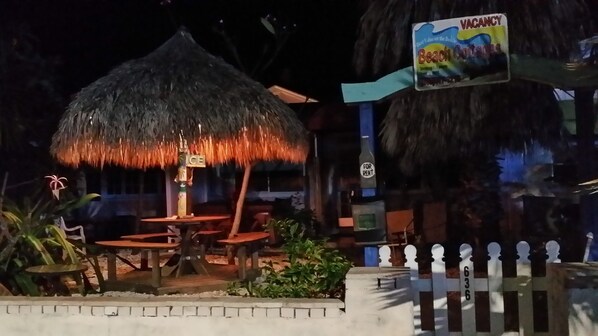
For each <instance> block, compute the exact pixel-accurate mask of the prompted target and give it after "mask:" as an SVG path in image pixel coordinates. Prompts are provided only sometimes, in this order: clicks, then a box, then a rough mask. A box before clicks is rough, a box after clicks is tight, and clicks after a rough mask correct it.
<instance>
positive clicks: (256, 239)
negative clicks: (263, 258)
mask: <svg viewBox="0 0 598 336" xmlns="http://www.w3.org/2000/svg"><path fill="white" fill-rule="evenodd" d="M268 237H270V234H269V233H267V232H246V233H237V234H236V235H235V236H234V237H231V238H227V239H220V240H218V242H219V243H221V244H224V245H227V246H232V247H234V248H236V249H237V260H238V262H239V279H241V280H245V279H246V278H247V254H248V253H250V254H251V270H252V271H257V270H258V269H259V265H258V257H259V250H260V248H261V242H263V241H264V240H266V239H268Z"/></svg>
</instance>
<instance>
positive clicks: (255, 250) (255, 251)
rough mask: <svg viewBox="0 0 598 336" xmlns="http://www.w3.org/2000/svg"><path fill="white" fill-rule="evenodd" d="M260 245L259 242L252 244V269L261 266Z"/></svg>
mask: <svg viewBox="0 0 598 336" xmlns="http://www.w3.org/2000/svg"><path fill="white" fill-rule="evenodd" d="M259 250H260V249H259V246H258V244H257V243H254V244H251V269H258V268H260V265H259V257H260V256H259Z"/></svg>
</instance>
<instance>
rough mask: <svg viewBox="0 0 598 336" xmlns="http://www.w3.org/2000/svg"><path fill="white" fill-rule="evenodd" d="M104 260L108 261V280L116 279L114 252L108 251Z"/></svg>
mask: <svg viewBox="0 0 598 336" xmlns="http://www.w3.org/2000/svg"><path fill="white" fill-rule="evenodd" d="M106 260H107V263H108V280H110V281H115V280H116V254H114V253H112V252H109V253H107V254H106Z"/></svg>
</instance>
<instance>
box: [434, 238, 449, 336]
mask: <svg viewBox="0 0 598 336" xmlns="http://www.w3.org/2000/svg"><path fill="white" fill-rule="evenodd" d="M443 257H444V247H442V245H440V244H435V245H434V246H432V259H433V261H432V295H433V297H434V329H435V330H436V335H442V336H444V335H448V332H449V329H448V302H447V301H448V299H447V294H448V293H447V292H448V291H447V286H446V265H445V263H444V261H443V260H442V258H443Z"/></svg>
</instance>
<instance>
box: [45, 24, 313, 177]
mask: <svg viewBox="0 0 598 336" xmlns="http://www.w3.org/2000/svg"><path fill="white" fill-rule="evenodd" d="M180 138H183V139H186V140H187V142H188V145H189V150H190V152H191V153H195V154H204V155H205V158H206V162H207V163H208V164H219V163H225V162H230V161H234V162H236V163H237V164H239V165H241V166H247V165H249V164H251V163H252V162H256V161H259V160H284V161H290V162H297V163H298V162H303V161H304V159H305V157H306V155H307V152H308V142H307V137H306V130H305V129H304V127H303V125H302V123H301V122H300V121H299V119H298V118H297V117H296V115H295V113H294V111H293V110H291V109H290V108H289V107H288V106H287V105H286V104H285V103H284V102H283V101H281V100H280V99H279V98H277V97H276V96H274V95H273V94H271V93H270V92H269V91H268V90H267V89H266V88H264V87H263V86H262V85H261V84H259V83H258V82H256V81H254V80H252V79H250V78H249V77H248V76H246V75H245V74H243V73H242V72H240V71H238V70H237V69H235V68H234V67H232V66H231V65H229V64H227V63H226V62H224V61H223V60H222V59H220V58H217V57H215V56H213V55H211V54H209V53H208V52H206V51H205V50H204V49H203V48H202V47H201V46H199V45H198V44H197V43H195V41H194V40H193V37H192V36H191V34H190V33H189V32H188V31H187V30H185V29H184V28H182V29H180V30H179V31H178V32H177V33H176V34H175V35H174V36H173V37H172V38H171V39H170V40H168V41H167V42H166V43H164V44H163V45H162V46H160V47H159V48H158V49H156V50H155V51H153V52H152V53H150V54H149V55H147V56H145V57H143V58H140V59H135V60H131V61H128V62H126V63H124V64H122V65H120V66H118V67H117V68H115V69H113V70H112V71H111V72H110V73H109V74H108V75H106V76H105V77H102V78H100V79H98V80H97V81H95V82H93V83H92V84H90V85H89V86H87V87H85V88H83V89H82V90H81V91H80V92H79V93H78V94H77V95H76V96H75V98H74V99H73V100H72V101H71V103H70V104H69V106H68V108H67V110H66V113H65V114H64V115H63V117H62V119H61V120H60V124H59V127H58V131H57V132H56V133H55V134H54V137H53V139H52V146H51V152H52V154H53V155H54V156H55V157H56V158H57V159H58V160H59V161H60V162H62V163H64V164H66V165H70V166H75V167H76V166H78V165H80V164H81V163H83V162H86V163H88V164H90V165H93V166H99V167H102V166H104V165H106V164H114V165H119V166H123V167H127V168H141V169H144V168H148V167H154V166H160V167H166V166H174V165H176V164H177V160H178V152H177V149H178V144H179V140H180Z"/></svg>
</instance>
